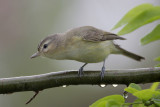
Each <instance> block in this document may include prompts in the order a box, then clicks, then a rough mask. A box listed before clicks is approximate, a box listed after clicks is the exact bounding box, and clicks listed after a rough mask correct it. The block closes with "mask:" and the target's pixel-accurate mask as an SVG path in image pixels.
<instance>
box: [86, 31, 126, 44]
mask: <svg viewBox="0 0 160 107" xmlns="http://www.w3.org/2000/svg"><path fill="white" fill-rule="evenodd" d="M115 39H121V40H125V38H122V37H120V36H117V35H116V34H113V33H110V32H105V31H102V30H98V29H92V30H88V31H86V32H84V33H83V40H86V41H93V42H99V41H106V40H115Z"/></svg>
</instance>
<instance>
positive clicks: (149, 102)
mask: <svg viewBox="0 0 160 107" xmlns="http://www.w3.org/2000/svg"><path fill="white" fill-rule="evenodd" d="M158 85H159V82H155V83H153V84H152V86H151V88H150V89H144V90H142V89H141V87H140V86H139V85H137V84H134V83H131V84H130V85H129V86H128V87H127V88H125V89H124V90H125V91H126V92H129V93H131V94H132V95H133V96H135V97H136V98H137V99H136V100H135V101H134V102H133V103H125V99H124V97H123V96H122V95H111V96H107V97H104V98H101V99H99V100H98V101H96V102H95V103H93V104H92V105H91V106H90V107H128V106H130V105H133V107H146V106H147V107H159V106H160V91H159V90H157V87H158Z"/></svg>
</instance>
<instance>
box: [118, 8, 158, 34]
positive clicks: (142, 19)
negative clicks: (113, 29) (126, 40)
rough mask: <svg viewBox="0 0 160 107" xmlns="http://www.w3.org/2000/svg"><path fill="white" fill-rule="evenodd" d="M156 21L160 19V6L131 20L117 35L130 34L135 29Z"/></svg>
mask: <svg viewBox="0 0 160 107" xmlns="http://www.w3.org/2000/svg"><path fill="white" fill-rule="evenodd" d="M158 19H160V6H156V7H153V8H150V9H148V10H145V11H143V12H142V13H141V14H139V15H138V16H137V17H135V18H134V19H133V20H131V21H130V22H129V23H128V24H127V25H126V26H125V27H124V28H123V29H122V30H121V31H119V32H118V35H124V34H127V33H130V32H132V31H134V30H136V29H137V28H139V27H141V26H143V25H145V24H148V23H151V22H153V21H155V20H158Z"/></svg>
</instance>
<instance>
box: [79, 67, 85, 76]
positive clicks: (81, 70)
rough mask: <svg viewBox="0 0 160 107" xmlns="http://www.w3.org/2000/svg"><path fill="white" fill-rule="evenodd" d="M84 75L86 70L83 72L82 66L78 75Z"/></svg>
mask: <svg viewBox="0 0 160 107" xmlns="http://www.w3.org/2000/svg"><path fill="white" fill-rule="evenodd" d="M82 75H84V72H83V67H81V68H80V69H79V71H78V76H79V77H82Z"/></svg>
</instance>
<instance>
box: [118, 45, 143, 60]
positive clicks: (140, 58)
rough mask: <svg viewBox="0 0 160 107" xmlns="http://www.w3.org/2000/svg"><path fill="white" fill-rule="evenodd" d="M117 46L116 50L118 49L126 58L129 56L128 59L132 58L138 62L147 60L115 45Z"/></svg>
mask: <svg viewBox="0 0 160 107" xmlns="http://www.w3.org/2000/svg"><path fill="white" fill-rule="evenodd" d="M115 46H116V48H117V49H118V50H120V53H121V54H123V55H125V56H127V57H129V58H132V59H134V60H137V61H141V60H143V59H145V58H144V57H142V56H139V55H137V54H134V53H132V52H129V51H127V50H125V49H123V48H121V47H120V46H119V45H115Z"/></svg>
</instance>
